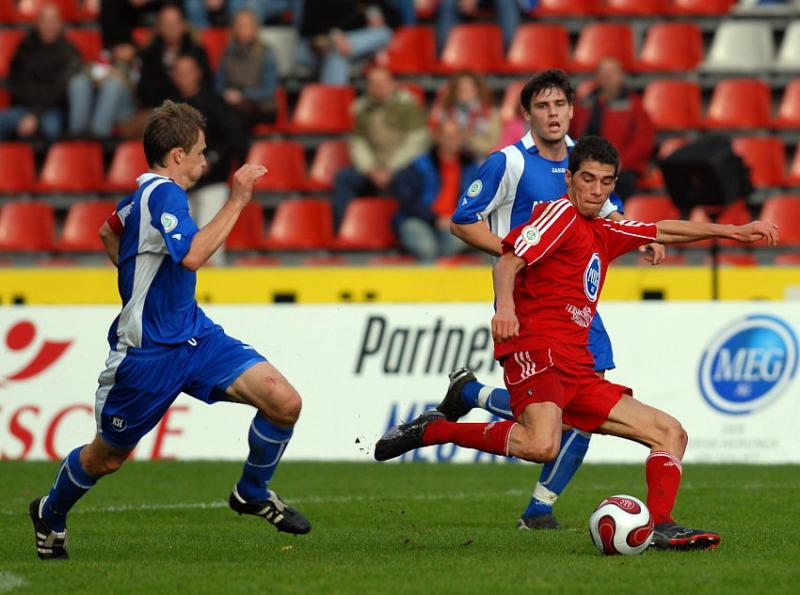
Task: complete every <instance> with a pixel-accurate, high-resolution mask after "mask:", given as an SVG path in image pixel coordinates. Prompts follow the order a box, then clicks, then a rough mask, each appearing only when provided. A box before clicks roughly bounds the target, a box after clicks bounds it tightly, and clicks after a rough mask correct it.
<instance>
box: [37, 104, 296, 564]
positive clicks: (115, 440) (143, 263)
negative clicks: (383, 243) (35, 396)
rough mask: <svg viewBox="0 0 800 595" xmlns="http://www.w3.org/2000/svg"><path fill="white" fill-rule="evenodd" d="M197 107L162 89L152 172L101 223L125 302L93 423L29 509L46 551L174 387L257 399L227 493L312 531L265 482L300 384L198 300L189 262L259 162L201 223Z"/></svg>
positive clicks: (222, 225) (250, 508)
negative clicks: (192, 201) (196, 193)
mask: <svg viewBox="0 0 800 595" xmlns="http://www.w3.org/2000/svg"><path fill="white" fill-rule="evenodd" d="M203 127H204V121H203V117H202V115H201V114H200V112H198V111H197V110H195V109H194V108H192V107H190V106H189V105H187V104H176V103H173V102H171V101H166V102H164V104H163V105H162V106H161V107H160V108H158V109H156V110H154V112H153V114H152V115H151V117H150V119H149V121H148V123H147V127H146V130H145V134H144V150H145V154H146V157H147V162H148V164H149V166H150V168H151V170H150V173H146V174H144V175H142V176H140V177H139V179H138V180H137V181H138V184H139V188H138V190H137V191H136V192H134V193H133V194H132V195H130V196H128V197H126V198H125V199H123V200H122V201H121V202H120V203H119V205H118V207H117V210H116V212H115V213H114V215H112V217H110V218H109V220H108V222H106V223H105V224H104V226H103V228H102V229H101V237H102V238H103V241H104V243H105V244H106V248H107V249H108V252H109V256H110V257H111V259H112V260H113V261H114V263H115V264H117V266H118V268H119V280H118V285H119V292H120V296H121V297H122V311H121V312H120V314H119V316H118V317H117V318H116V320H114V322H113V324H112V325H111V329H110V331H109V336H108V340H109V344H110V347H111V351H110V353H109V356H108V359H107V360H106V368H105V370H104V371H103V372H102V373H101V374H100V379H99V387H98V389H97V394H96V400H95V417H96V420H97V434H96V436H95V438H94V440H93V441H92V442H91V443H90V444H87V445H84V446H80V447H78V448H76V449H75V450H73V451H72V452H71V453H70V454H69V455H68V456H67V458H66V459H64V462H63V464H62V465H61V468H60V470H59V472H58V476H57V477H56V481H55V484H54V485H53V487H52V489H51V490H50V493H49V494H48V495H47V496H45V497H43V498H37V499H36V500H34V501H33V502H31V505H30V508H29V513H30V516H31V519H32V520H33V525H34V530H35V533H36V548H37V553H38V555H39V557H40V558H42V559H64V558H67V550H66V545H67V526H66V521H67V513H68V512H69V510H70V509H71V508H72V507H73V505H74V504H75V503H76V502H77V501H78V500H79V499H80V498H81V496H83V495H84V494H85V493H86V492H87V491H88V490H89V489H90V488H91V487H92V486H94V485H95V483H96V482H97V480H98V479H100V478H101V477H103V476H104V475H107V474H109V473H113V472H114V471H116V470H117V469H119V468H120V466H121V465H122V464H123V463H124V462H125V459H126V458H127V457H128V455H129V454H130V452H131V451H132V450H133V448H134V447H135V446H136V444H137V442H138V441H139V440H140V439H141V438H142V437H143V436H144V435H145V434H146V433H147V432H149V431H150V430H151V429H153V427H155V425H156V424H157V423H158V422H159V420H160V419H161V417H162V416H163V415H164V413H165V412H166V411H167V409H168V408H169V406H170V405H171V404H172V402H173V401H174V400H175V398H176V397H177V396H178V394H179V393H181V392H185V393H187V394H189V395H191V396H193V397H195V398H197V399H199V400H201V401H205V402H207V403H213V402H215V401H233V402H236V403H244V404H247V405H251V406H253V407H255V408H256V410H257V411H256V414H255V417H254V418H253V422H252V424H251V425H250V430H249V435H248V442H249V446H250V453H249V456H248V457H247V461H246V463H245V465H244V471H243V473H242V477H241V479H240V480H239V481H238V483H237V484H236V485H235V486H234V488H233V492H232V493H231V495H230V498H229V504H230V507H231V508H232V509H233V510H235V511H236V512H238V513H239V514H251V515H255V516H259V517H262V518H264V519H266V520H267V521H269V522H270V523H272V524H273V525H275V526H276V527H277V528H278V530H279V531H285V532H288V533H308V531H310V530H311V524H310V523H309V522H308V520H307V519H306V518H305V517H304V516H303V515H302V514H300V513H299V512H297V511H296V510H293V509H292V508H290V507H288V506H287V505H286V504H285V503H284V502H283V501H282V500H281V499H280V498H279V497H278V495H277V494H276V493H275V492H273V491H272V490H270V489H268V487H267V486H268V483H269V481H270V479H272V476H273V473H274V472H275V468H276V467H277V465H278V462H279V461H280V458H281V456H282V455H283V452H284V450H285V449H286V446H287V444H288V443H289V439H290V438H291V436H292V428H293V426H294V424H295V422H296V421H297V419H298V417H299V415H300V405H301V403H300V395H298V393H297V391H296V390H295V389H294V388H293V387H292V386H291V384H289V382H288V381H287V380H286V379H285V378H284V377H283V376H282V375H281V373H280V372H279V371H278V370H277V369H276V368H275V367H274V366H272V365H271V364H270V363H268V362H267V361H266V359H264V357H262V356H261V355H259V353H258V352H257V351H255V350H254V349H253V348H252V347H251V346H250V345H246V344H245V343H242V342H241V341H238V340H236V339H234V338H232V337H229V336H228V335H226V334H225V332H224V331H223V330H222V327H220V326H219V325H217V324H214V322H213V321H212V320H211V319H210V318H208V317H207V316H206V315H205V314H204V313H203V311H202V310H201V309H200V308H199V307H198V305H197V302H196V301H195V297H194V296H195V283H196V276H197V275H196V272H195V271H197V269H199V268H200V267H201V266H202V265H203V263H205V262H206V260H208V258H209V257H210V256H211V255H212V254H213V253H214V252H215V251H216V250H217V248H219V247H220V245H222V243H223V242H224V241H225V238H226V237H227V236H228V234H229V233H230V231H231V229H232V228H233V225H234V224H235V223H236V220H237V219H238V217H239V214H240V213H241V212H242V209H243V208H244V207H245V205H247V203H248V202H249V201H250V198H251V195H252V189H253V183H254V182H255V181H256V180H257V179H258V178H260V177H261V176H263V175H264V174H265V173H266V168H265V167H263V166H261V165H251V164H247V165H244V166H242V167H241V168H240V169H239V170H238V171H237V172H236V173H235V174H234V177H233V190H232V192H231V195H230V198H229V199H228V202H227V203H226V204H225V205H224V206H223V208H222V209H221V210H220V212H219V213H218V214H217V215H216V217H214V219H213V220H212V221H211V222H210V223H209V224H208V225H206V226H205V227H203V228H202V229H198V228H197V226H196V225H195V223H194V221H193V220H192V218H191V217H190V216H189V204H188V199H187V196H186V190H187V189H188V188H190V187H191V186H193V185H194V184H195V183H196V182H197V181H198V179H199V178H200V177H201V176H202V174H203V170H204V169H205V166H206V158H205V153H204V151H205V146H206V143H205V132H204V130H203Z"/></svg>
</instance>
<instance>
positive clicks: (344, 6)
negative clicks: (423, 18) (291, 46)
mask: <svg viewBox="0 0 800 595" xmlns="http://www.w3.org/2000/svg"><path fill="white" fill-rule="evenodd" d="M299 23H300V41H299V43H298V46H297V58H296V59H297V62H298V64H300V65H301V66H306V67H310V68H317V67H318V68H319V72H320V74H319V79H320V81H321V82H323V83H325V84H328V85H346V84H348V83H349V82H350V66H351V64H352V62H353V61H355V60H359V59H362V58H367V57H369V56H372V55H374V54H375V53H376V52H378V51H380V50H382V49H383V48H385V47H386V46H388V45H389V42H390V41H391V40H392V29H394V28H395V27H397V26H398V25H399V24H400V14H399V13H398V11H397V9H396V8H395V4H394V2H392V1H390V0H369V1H364V0H305V1H304V2H303V9H302V15H301V17H300V19H299Z"/></svg>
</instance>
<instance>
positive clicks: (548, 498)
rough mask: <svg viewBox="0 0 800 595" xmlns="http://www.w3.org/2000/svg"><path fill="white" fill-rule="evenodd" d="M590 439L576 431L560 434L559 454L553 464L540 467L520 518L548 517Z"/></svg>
mask: <svg viewBox="0 0 800 595" xmlns="http://www.w3.org/2000/svg"><path fill="white" fill-rule="evenodd" d="M590 438H591V434H587V433H586V432H581V431H580V430H576V429H572V430H569V431H567V432H564V433H563V434H561V450H560V451H559V453H558V456H557V457H556V458H555V460H554V461H550V462H549V463H547V464H546V465H545V466H544V467H542V473H541V474H540V475H539V482H538V483H537V484H536V487H535V488H534V489H533V497H532V498H531V501H530V503H529V504H528V507H527V508H526V509H525V512H523V513H522V516H524V517H532V516H539V515H542V514H552V512H553V504H555V502H556V500H557V499H558V497H559V496H560V495H561V493H562V492H563V491H564V489H565V488H566V487H567V484H568V483H569V482H570V481H571V480H572V478H573V477H575V473H577V472H578V469H579V468H580V466H581V463H582V462H583V457H584V456H586V451H587V450H588V449H589V440H590Z"/></svg>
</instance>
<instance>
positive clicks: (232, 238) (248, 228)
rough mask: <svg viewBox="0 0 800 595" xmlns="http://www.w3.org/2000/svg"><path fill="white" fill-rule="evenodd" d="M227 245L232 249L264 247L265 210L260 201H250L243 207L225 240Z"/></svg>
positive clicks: (258, 248)
mask: <svg viewBox="0 0 800 595" xmlns="http://www.w3.org/2000/svg"><path fill="white" fill-rule="evenodd" d="M225 247H226V248H227V249H228V250H231V251H237V250H260V249H262V248H264V211H263V209H262V208H261V205H260V204H259V203H257V202H254V201H250V202H249V203H247V206H245V208H244V209H242V212H241V213H239V219H238V220H237V221H236V224H235V225H234V226H233V229H232V230H231V233H230V234H228V238H227V239H226V240H225Z"/></svg>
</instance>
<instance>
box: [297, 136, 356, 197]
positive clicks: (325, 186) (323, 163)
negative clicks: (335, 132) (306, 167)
mask: <svg viewBox="0 0 800 595" xmlns="http://www.w3.org/2000/svg"><path fill="white" fill-rule="evenodd" d="M348 165H350V148H349V146H348V144H347V141H346V140H339V139H336V140H326V141H323V142H322V143H320V145H319V146H318V147H317V152H316V153H315V154H314V161H313V162H312V163H311V170H310V171H309V172H308V181H307V182H306V189H307V190H310V191H312V192H313V191H320V190H330V189H331V188H333V181H334V179H335V178H336V174H337V173H339V170H341V169H343V168H345V167H347V166H348Z"/></svg>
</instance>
